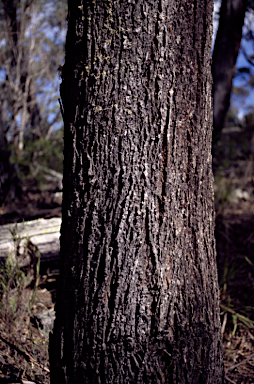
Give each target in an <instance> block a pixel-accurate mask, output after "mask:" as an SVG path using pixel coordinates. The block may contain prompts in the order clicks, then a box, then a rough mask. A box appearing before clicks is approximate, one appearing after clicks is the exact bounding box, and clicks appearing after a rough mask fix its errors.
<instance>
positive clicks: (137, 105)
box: [50, 0, 223, 384]
mask: <svg viewBox="0 0 254 384" xmlns="http://www.w3.org/2000/svg"><path fill="white" fill-rule="evenodd" d="M68 7H69V10H68V32H67V40H66V57H65V64H64V66H63V69H62V84H61V98H62V109H63V117H64V177H63V213H62V227H61V260H60V279H59V287H58V292H57V301H56V321H55V327H54V332H53V335H51V339H50V363H51V382H52V384H53V383H56V382H57V383H59V384H62V383H72V384H73V383H103V384H107V383H146V384H148V383H188V384H190V383H211V384H215V383H222V382H223V361H222V346H221V328H220V318H219V294H218V283H217V268H216V256H215V239H214V202H213V174H212V167H211V166H212V157H211V140H212V95H211V88H212V76H211V68H210V66H211V39H212V11H213V2H212V1H210V0H197V1H195V2H189V1H186V0H153V1H144V0H123V1H112V0H94V1H93V2H91V1H86V2H84V1H82V0H75V1H73V0H70V1H69V4H68Z"/></svg>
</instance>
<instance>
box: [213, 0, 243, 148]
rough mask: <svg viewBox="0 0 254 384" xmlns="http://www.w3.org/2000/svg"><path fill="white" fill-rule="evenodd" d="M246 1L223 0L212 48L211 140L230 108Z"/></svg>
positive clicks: (218, 132) (214, 139)
mask: <svg viewBox="0 0 254 384" xmlns="http://www.w3.org/2000/svg"><path fill="white" fill-rule="evenodd" d="M246 9H247V0H222V2H221V8H220V20H219V28H218V31H217V35H216V40H215V45H214V50H213V63H212V74H213V98H214V112H213V113H214V118H213V127H214V129H213V141H214V143H216V141H217V140H218V137H219V135H220V132H221V130H222V128H223V124H224V121H225V117H226V113H227V111H228V108H229V102H230V95H231V89H232V80H233V78H234V75H235V63H236V59H237V56H238V52H239V48H240V43H241V39H242V28H243V25H244V17H245V13H246Z"/></svg>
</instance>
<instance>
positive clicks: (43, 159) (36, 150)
mask: <svg viewBox="0 0 254 384" xmlns="http://www.w3.org/2000/svg"><path fill="white" fill-rule="evenodd" d="M11 149H12V156H11V162H12V163H13V164H16V167H17V169H18V173H19V177H20V179H21V180H22V182H23V183H26V182H29V183H30V184H32V185H34V186H38V187H41V186H42V185H43V184H44V183H45V173H44V172H43V171H42V167H44V168H49V169H52V170H54V171H57V172H59V173H62V167H63V137H62V129H58V130H56V131H54V132H53V133H52V134H51V138H50V139H46V138H43V137H40V138H38V139H35V140H34V139H33V137H28V138H27V139H26V141H25V147H24V150H23V151H22V152H21V153H18V154H17V153H16V152H15V151H14V148H13V146H12V147H11Z"/></svg>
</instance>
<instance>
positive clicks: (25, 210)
mask: <svg viewBox="0 0 254 384" xmlns="http://www.w3.org/2000/svg"><path fill="white" fill-rule="evenodd" d="M245 197H246V196H245ZM229 200H230V199H229ZM60 215H61V207H60V204H59V203H56V202H52V199H51V200H50V198H49V197H48V196H47V195H44V196H42V195H41V194H40V193H38V195H36V194H34V195H33V199H31V196H30V198H27V199H25V200H24V201H23V202H19V204H18V205H9V206H5V207H2V208H0V217H1V220H0V224H6V223H9V222H16V221H22V220H23V219H25V220H31V219H35V218H39V217H54V216H58V217H59V216H60ZM216 243H217V259H218V271H219V283H220V294H221V322H222V332H223V345H224V361H225V371H226V382H229V383H237V384H251V383H254V198H250V199H247V200H244V199H240V200H239V199H238V201H233V202H232V201H226V203H225V204H221V203H220V204H219V205H218V207H217V214H216ZM9 272H10V271H9ZM9 272H8V271H6V269H5V271H4V274H3V270H1V271H0V276H3V275H4V276H6V280H5V281H3V278H2V277H1V279H0V287H1V288H0V289H1V290H2V295H3V289H5V291H4V295H5V296H4V297H5V300H2V303H1V306H0V383H1V382H9V383H18V382H19V383H24V384H25V383H28V382H30V383H36V384H42V383H43V384H49V383H50V380H49V358H48V345H49V333H50V329H51V327H52V322H51V323H50V321H53V320H52V314H53V311H54V293H55V289H56V279H57V273H54V271H51V270H50V268H48V270H47V269H45V268H44V270H43V271H41V274H40V279H39V280H38V284H37V285H34V281H32V282H30V283H29V284H28V285H26V284H23V283H20V281H21V280H22V279H21V277H22V276H21V277H20V276H19V275H18V271H17V270H15V273H16V276H15V279H16V284H14V285H15V287H14V289H13V288H11V284H13V280H12V281H9V282H8V281H7V280H8V273H9ZM21 272H22V271H21ZM21 275H22V273H21ZM9 279H13V277H11V278H10V276H9ZM3 287H4V288H3ZM8 290H9V291H8ZM34 294H35V296H34V297H33V295H34ZM43 313H44V314H45V316H44V317H45V318H47V320H49V321H48V322H46V325H45V324H44V323H43V322H42V321H41V317H42V316H43ZM50 316H51V319H50ZM3 378H5V380H6V381H3ZM7 378H9V379H10V380H9V381H8V379H7ZM22 380H23V381H22Z"/></svg>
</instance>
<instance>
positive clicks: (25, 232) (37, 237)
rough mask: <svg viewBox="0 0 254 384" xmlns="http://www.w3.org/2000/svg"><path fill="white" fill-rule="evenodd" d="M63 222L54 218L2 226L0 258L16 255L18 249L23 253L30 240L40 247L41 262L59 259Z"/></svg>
mask: <svg viewBox="0 0 254 384" xmlns="http://www.w3.org/2000/svg"><path fill="white" fill-rule="evenodd" d="M61 220H62V219H61V218H59V217H54V218H52V219H37V220H32V221H26V222H23V223H16V224H6V225H2V226H0V258H1V259H2V258H5V257H7V256H8V255H10V254H13V253H15V252H16V251H17V247H19V248H18V249H19V252H20V253H22V248H23V249H24V247H25V244H26V243H27V241H28V240H29V241H30V242H31V243H33V244H34V245H36V246H37V247H38V249H39V251H40V254H41V262H51V261H55V260H57V259H59V251H60V244H59V237H60V226H61Z"/></svg>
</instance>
